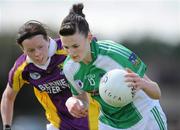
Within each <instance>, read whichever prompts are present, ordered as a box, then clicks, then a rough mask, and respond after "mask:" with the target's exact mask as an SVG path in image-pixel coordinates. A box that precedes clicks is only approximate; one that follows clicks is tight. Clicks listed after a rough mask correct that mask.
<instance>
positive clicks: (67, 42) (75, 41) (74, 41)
mask: <svg viewBox="0 0 180 130" xmlns="http://www.w3.org/2000/svg"><path fill="white" fill-rule="evenodd" d="M61 39H62V45H63V46H73V45H80V44H83V42H84V41H85V37H84V35H82V34H80V33H75V34H74V35H69V36H61Z"/></svg>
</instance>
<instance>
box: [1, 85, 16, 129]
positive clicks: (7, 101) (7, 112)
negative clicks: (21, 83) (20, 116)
mask: <svg viewBox="0 0 180 130" xmlns="http://www.w3.org/2000/svg"><path fill="white" fill-rule="evenodd" d="M16 95H17V93H16V92H15V91H14V90H13V89H12V88H11V87H10V86H9V84H7V86H6V89H5V91H4V93H3V95H2V100H1V116H2V121H3V125H4V126H5V125H10V126H11V124H12V117H13V108H14V101H15V98H16Z"/></svg>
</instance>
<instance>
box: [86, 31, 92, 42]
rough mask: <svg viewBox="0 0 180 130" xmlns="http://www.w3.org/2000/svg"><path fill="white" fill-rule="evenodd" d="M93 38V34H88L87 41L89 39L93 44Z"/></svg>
mask: <svg viewBox="0 0 180 130" xmlns="http://www.w3.org/2000/svg"><path fill="white" fill-rule="evenodd" d="M92 38H93V36H92V33H91V32H88V36H87V39H88V42H89V43H90V42H91V40H92Z"/></svg>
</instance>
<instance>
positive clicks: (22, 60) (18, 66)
mask: <svg viewBox="0 0 180 130" xmlns="http://www.w3.org/2000/svg"><path fill="white" fill-rule="evenodd" d="M26 58H27V55H25V54H22V55H21V56H19V57H18V58H17V60H16V61H15V64H14V66H13V69H15V70H21V71H22V70H23V69H24V67H25V66H27V64H28V63H27V61H26Z"/></svg>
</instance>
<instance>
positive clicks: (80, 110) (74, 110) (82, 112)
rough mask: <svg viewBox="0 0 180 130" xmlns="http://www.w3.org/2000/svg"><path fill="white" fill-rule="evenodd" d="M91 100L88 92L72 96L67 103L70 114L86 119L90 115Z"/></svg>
mask: <svg viewBox="0 0 180 130" xmlns="http://www.w3.org/2000/svg"><path fill="white" fill-rule="evenodd" d="M88 106H89V99H88V95H87V93H86V92H84V93H82V94H79V95H78V96H72V97H70V98H69V99H68V100H67V101H66V107H67V108H68V111H69V113H70V114H71V115H72V116H74V117H76V118H81V117H86V116H87V114H88Z"/></svg>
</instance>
